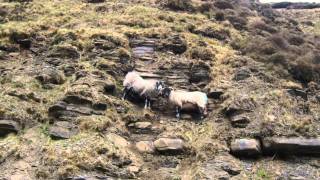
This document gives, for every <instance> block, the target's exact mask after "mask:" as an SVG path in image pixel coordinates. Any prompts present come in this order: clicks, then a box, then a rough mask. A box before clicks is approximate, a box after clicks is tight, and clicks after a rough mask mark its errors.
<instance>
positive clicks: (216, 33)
mask: <svg viewBox="0 0 320 180" xmlns="http://www.w3.org/2000/svg"><path fill="white" fill-rule="evenodd" d="M195 33H196V34H201V35H203V36H206V37H209V38H214V39H217V40H221V41H222V40H226V39H227V38H229V36H230V32H228V31H226V30H215V29H213V28H211V27H207V28H204V29H196V30H195Z"/></svg>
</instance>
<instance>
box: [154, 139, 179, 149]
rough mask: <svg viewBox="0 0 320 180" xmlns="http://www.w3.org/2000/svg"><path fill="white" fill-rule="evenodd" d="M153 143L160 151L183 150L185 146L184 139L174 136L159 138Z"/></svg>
mask: <svg viewBox="0 0 320 180" xmlns="http://www.w3.org/2000/svg"><path fill="white" fill-rule="evenodd" d="M153 144H154V146H155V148H156V149H157V150H158V151H160V152H181V151H183V150H184V146H185V145H184V142H183V140H181V139H172V138H159V139H158V140H156V141H154V142H153Z"/></svg>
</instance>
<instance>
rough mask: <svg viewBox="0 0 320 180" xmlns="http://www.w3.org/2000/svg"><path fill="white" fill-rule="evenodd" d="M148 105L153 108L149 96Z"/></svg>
mask: <svg viewBox="0 0 320 180" xmlns="http://www.w3.org/2000/svg"><path fill="white" fill-rule="evenodd" d="M148 102H149V103H148V107H149V109H151V99H150V98H148Z"/></svg>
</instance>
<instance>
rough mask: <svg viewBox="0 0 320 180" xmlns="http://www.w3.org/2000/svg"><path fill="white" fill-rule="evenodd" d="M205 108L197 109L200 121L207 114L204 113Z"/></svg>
mask: <svg viewBox="0 0 320 180" xmlns="http://www.w3.org/2000/svg"><path fill="white" fill-rule="evenodd" d="M206 111H207V110H206V108H205V107H204V108H202V107H199V112H200V115H201V119H204V116H205V115H206V114H207V112H206Z"/></svg>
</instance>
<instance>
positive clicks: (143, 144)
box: [136, 141, 155, 153]
mask: <svg viewBox="0 0 320 180" xmlns="http://www.w3.org/2000/svg"><path fill="white" fill-rule="evenodd" d="M136 148H137V150H138V151H139V152H141V153H153V152H154V151H155V147H154V145H153V142H151V141H140V142H137V143H136Z"/></svg>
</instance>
